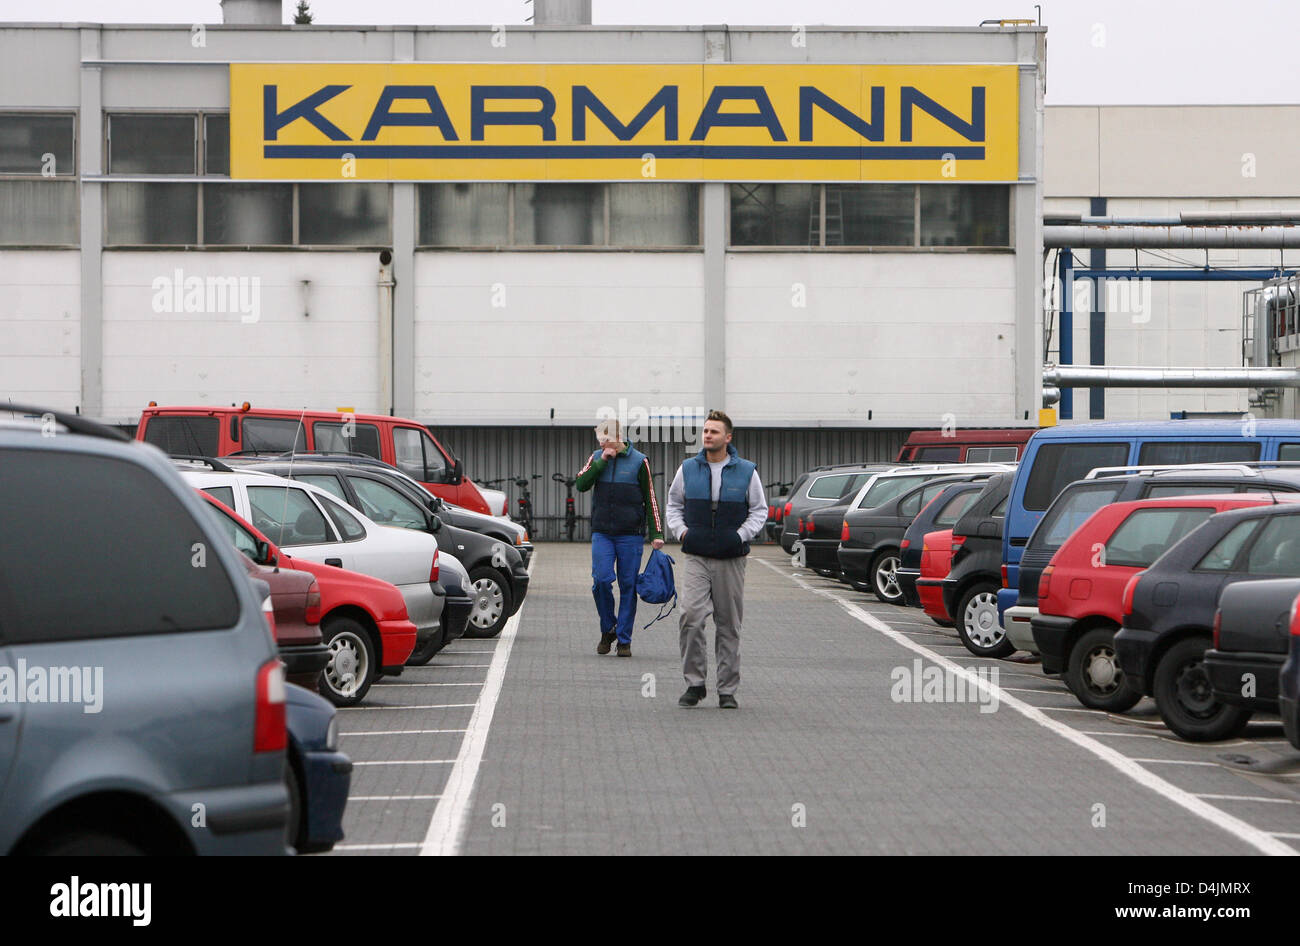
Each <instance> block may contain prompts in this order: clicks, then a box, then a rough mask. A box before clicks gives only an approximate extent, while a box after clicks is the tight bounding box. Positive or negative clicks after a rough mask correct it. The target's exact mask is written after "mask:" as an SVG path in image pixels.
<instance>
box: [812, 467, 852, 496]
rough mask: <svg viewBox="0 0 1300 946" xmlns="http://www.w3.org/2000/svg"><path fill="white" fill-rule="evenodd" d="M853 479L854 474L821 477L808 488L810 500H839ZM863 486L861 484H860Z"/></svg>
mask: <svg viewBox="0 0 1300 946" xmlns="http://www.w3.org/2000/svg"><path fill="white" fill-rule="evenodd" d="M852 479H853V474H852V473H835V474H832V475H831V476H820V477H818V478H817V479H815V480H813V482H812V485H811V486H809V487H808V498H809V499H839V498H840V497H841V496H843V495H844V491H845V489H846V488H847V487H848V485H849V482H850V481H851V480H852ZM859 485H861V484H859Z"/></svg>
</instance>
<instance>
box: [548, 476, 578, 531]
mask: <svg viewBox="0 0 1300 946" xmlns="http://www.w3.org/2000/svg"><path fill="white" fill-rule="evenodd" d="M551 479H553V480H555V482H557V483H563V484H564V531H565V533H566V534H567V535H568V537H569V541H570V542H572V541H573V533H574V530H575V529H577V527H578V510H577V507H576V506H575V505H574V502H573V484H574V483H576V482H578V478H577V477H575V476H565V475H564V474H563V473H552V474H551Z"/></svg>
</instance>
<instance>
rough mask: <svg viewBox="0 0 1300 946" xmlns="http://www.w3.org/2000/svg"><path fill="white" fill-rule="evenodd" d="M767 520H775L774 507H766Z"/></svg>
mask: <svg viewBox="0 0 1300 946" xmlns="http://www.w3.org/2000/svg"><path fill="white" fill-rule="evenodd" d="M767 518H769V519H775V518H776V507H775V506H768V507H767Z"/></svg>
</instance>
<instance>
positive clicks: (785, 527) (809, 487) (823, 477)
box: [781, 463, 898, 552]
mask: <svg viewBox="0 0 1300 946" xmlns="http://www.w3.org/2000/svg"><path fill="white" fill-rule="evenodd" d="M896 468H898V464H896V463H845V464H843V465H840V466H820V467H817V468H815V469H812V470H809V471H808V472H807V473H805V474H803V475H802V476H801V477H799V479H798V480H796V481H795V484H794V486H792V487H791V488H790V495H789V497H788V498H787V499H786V505H788V506H789V507H790V508H789V510H788V511H786V512H784V513H783V514H782V519H781V548H783V549H785V551H787V552H793V551H794V544H795V542H797V541H799V540H800V539H801V538H802V537H803V536H802V535H801V534H800V532H799V520H800V519H807V518H808V517H810V516H811V515H812V514H813V513H814V512H816V511H817V510H818V509H822V508H824V507H826V506H831V505H834V504H835V503H839V502H843V501H844V500H845V499H847V498H848V497H850V496H852V495H853V494H854V493H855V492H857V490H858V487H859V486H861V485H862V484H863V483H865V482H866V481H867V480H868V479H870V478H871V474H873V473H880V472H882V471H884V470H892V469H896Z"/></svg>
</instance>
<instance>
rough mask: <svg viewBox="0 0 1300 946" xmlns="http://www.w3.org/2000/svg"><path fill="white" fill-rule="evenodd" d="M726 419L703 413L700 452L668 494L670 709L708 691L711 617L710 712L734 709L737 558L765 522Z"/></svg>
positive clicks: (757, 484)
mask: <svg viewBox="0 0 1300 946" xmlns="http://www.w3.org/2000/svg"><path fill="white" fill-rule="evenodd" d="M731 433H732V428H731V418H730V417H728V416H727V415H726V414H724V413H722V412H721V411H710V412H709V416H708V419H707V420H705V422H704V428H703V430H702V431H701V434H700V439H701V440H702V441H703V444H704V448H703V449H702V450H701V451H700V452H699V453H698V454H696V455H695V456H693V457H691V458H690V459H689V460H687V461H686V462H685V463H683V464H682V465H681V466H680V467H679V468H678V470H677V475H676V476H674V477H673V485H672V486H671V487H670V488H669V490H668V527H669V528H670V529H672V530H673V532H674V533H675V534H676V535H677V537H678V538H679V539H681V541H682V557H683V559H684V561H683V563H682V577H681V587H680V589H679V591H678V600H679V601H680V602H681V605H682V615H681V621H680V627H681V650H682V674H683V676H685V677H686V692H685V693H683V694H682V696H681V699H679V700H678V701H677V705H678V706H695V705H696V704H697V703H699V702H700V700H702V699H704V697H705V696H706V695H707V693H708V691H707V690H706V689H705V686H704V681H705V679H706V678H707V676H708V671H709V658H708V650H707V648H708V638H707V637H706V636H705V633H704V621H705V619H706V618H708V616H709V614H710V613H712V614H713V626H714V638H715V640H714V648H715V653H716V659H717V664H718V706H720V707H722V708H723V709H735V708H736V706H737V704H736V688H737V687H738V686H739V685H740V623H741V618H742V616H743V613H744V604H745V602H744V596H745V556H746V555H748V554H749V542H750V540H751V539H753V538H754V537H755V536H757V535H758V533H759V531H760V530H761V529H762V528H763V524H764V523H765V522H767V498H766V497H765V496H764V494H763V481H762V480H761V479H759V476H758V469H757V468H756V467H755V466H754V464H753V463H752V462H751V461H749V460H742V459H741V458H740V456H739V454H737V453H736V448H735V447H733V446H732V445H731Z"/></svg>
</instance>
